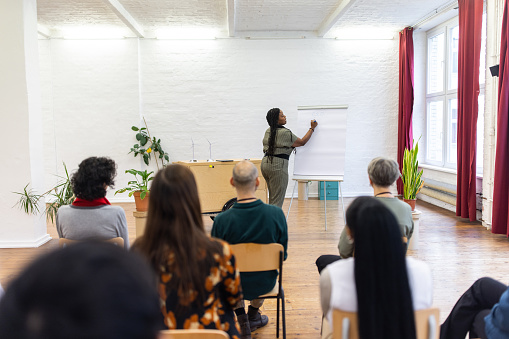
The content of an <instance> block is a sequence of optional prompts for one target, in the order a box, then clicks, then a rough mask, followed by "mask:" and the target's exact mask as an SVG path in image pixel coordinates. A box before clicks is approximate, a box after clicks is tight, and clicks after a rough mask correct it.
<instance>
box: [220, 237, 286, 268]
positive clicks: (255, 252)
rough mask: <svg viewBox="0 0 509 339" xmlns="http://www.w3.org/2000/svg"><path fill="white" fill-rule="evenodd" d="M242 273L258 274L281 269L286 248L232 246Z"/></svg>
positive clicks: (276, 246)
mask: <svg viewBox="0 0 509 339" xmlns="http://www.w3.org/2000/svg"><path fill="white" fill-rule="evenodd" d="M230 247H231V249H232V251H233V254H234V255H235V263H236V264H237V268H238V269H239V271H240V272H258V271H270V270H278V269H280V267H281V266H280V265H282V261H283V253H284V247H283V245H281V244H277V243H272V244H255V243H244V244H235V245H230Z"/></svg>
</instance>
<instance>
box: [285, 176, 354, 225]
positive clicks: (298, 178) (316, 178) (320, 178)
mask: <svg viewBox="0 0 509 339" xmlns="http://www.w3.org/2000/svg"><path fill="white" fill-rule="evenodd" d="M292 180H294V181H295V183H294V184H293V191H292V199H290V206H288V212H287V213H286V221H288V215H289V214H290V209H291V208H292V202H293V196H294V195H295V187H296V186H297V184H298V182H299V181H324V182H327V181H337V182H338V186H339V195H340V197H341V208H342V209H343V220H344V221H345V224H346V214H345V204H344V203H343V192H342V190H341V182H343V176H342V175H339V176H298V175H294V176H293V178H292ZM323 198H324V203H323V206H324V211H325V230H326V231H327V185H323Z"/></svg>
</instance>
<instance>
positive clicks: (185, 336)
mask: <svg viewBox="0 0 509 339" xmlns="http://www.w3.org/2000/svg"><path fill="white" fill-rule="evenodd" d="M193 338H200V339H230V336H229V335H228V333H226V332H224V331H221V330H163V331H160V332H159V337H158V339H193Z"/></svg>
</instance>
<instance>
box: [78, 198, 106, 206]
mask: <svg viewBox="0 0 509 339" xmlns="http://www.w3.org/2000/svg"><path fill="white" fill-rule="evenodd" d="M72 205H73V206H80V207H94V206H101V205H111V204H110V202H109V201H108V199H106V198H99V199H94V200H85V199H80V198H76V199H74V201H73V203H72Z"/></svg>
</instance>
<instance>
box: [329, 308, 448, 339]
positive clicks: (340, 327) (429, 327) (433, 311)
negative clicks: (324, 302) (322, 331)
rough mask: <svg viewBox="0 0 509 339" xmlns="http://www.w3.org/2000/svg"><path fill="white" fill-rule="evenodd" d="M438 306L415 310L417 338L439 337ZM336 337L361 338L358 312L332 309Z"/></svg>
mask: <svg viewBox="0 0 509 339" xmlns="http://www.w3.org/2000/svg"><path fill="white" fill-rule="evenodd" d="M439 315H440V310H439V309H438V308H427V309H424V310H418V311H415V313H414V317H415V331H416V333H417V339H438V337H439V334H440V329H439V325H438V324H439V323H438V321H439ZM332 322H333V324H334V325H333V332H332V337H333V338H334V339H359V325H358V322H357V313H356V312H345V311H341V310H337V309H334V310H333V311H332Z"/></svg>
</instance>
